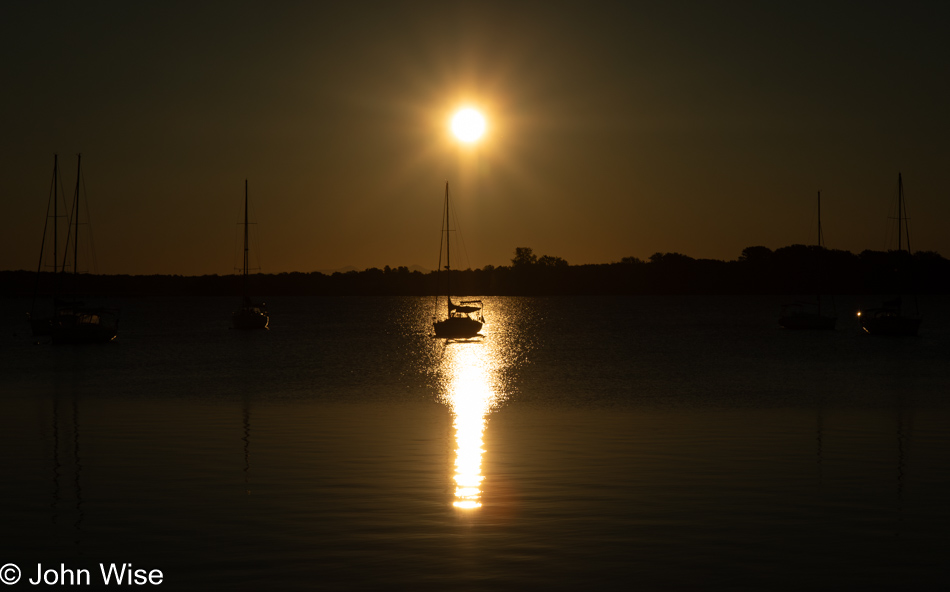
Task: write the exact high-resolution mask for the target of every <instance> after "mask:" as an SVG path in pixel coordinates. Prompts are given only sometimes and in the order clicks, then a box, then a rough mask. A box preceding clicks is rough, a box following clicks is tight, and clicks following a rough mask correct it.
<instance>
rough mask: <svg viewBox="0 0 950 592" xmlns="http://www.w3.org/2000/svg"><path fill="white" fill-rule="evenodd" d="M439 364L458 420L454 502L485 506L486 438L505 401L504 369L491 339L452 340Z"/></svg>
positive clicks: (466, 507) (446, 399)
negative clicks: (493, 414)
mask: <svg viewBox="0 0 950 592" xmlns="http://www.w3.org/2000/svg"><path fill="white" fill-rule="evenodd" d="M443 347H444V350H443V352H442V360H441V363H440V374H441V381H440V382H441V389H440V390H441V397H442V400H443V402H445V403H446V404H447V405H448V406H449V407H450V408H451V410H452V415H453V416H454V417H455V421H454V426H455V444H456V449H455V477H454V478H455V500H454V502H453V504H452V505H454V506H455V507H456V508H460V509H463V510H471V509H475V508H480V507H481V505H482V502H481V497H482V481H483V479H484V476H483V475H482V454H483V453H484V452H485V450H484V445H483V436H484V433H485V427H486V425H487V423H488V414H489V413H490V412H491V411H492V410H493V409H495V408H496V407H498V405H499V404H500V403H501V402H502V401H503V400H504V399H505V395H504V392H503V390H502V388H501V384H502V380H501V374H502V372H501V370H502V368H503V366H504V364H503V363H502V360H501V356H500V355H499V353H498V350H497V348H494V347H492V342H491V340H490V339H483V338H474V339H467V340H449V341H446V342H445V344H444V346H443Z"/></svg>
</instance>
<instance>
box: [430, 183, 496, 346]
mask: <svg viewBox="0 0 950 592" xmlns="http://www.w3.org/2000/svg"><path fill="white" fill-rule="evenodd" d="M449 220H450V217H449V183H448V181H446V183H445V205H444V206H443V217H442V237H443V241H444V244H445V278H446V279H445V283H446V291H445V292H446V301H445V306H446V316H445V318H440V317H441V314H440V313H439V312H438V310H439V304H438V302H439V298H440V296H436V313H435V314H434V315H433V321H432V326H433V328H434V329H435V336H436V337H445V338H449V339H465V338H468V337H475V336H476V335H478V332H479V331H481V329H482V326H483V325H484V324H485V317H484V315H483V314H482V301H481V300H460V301H459V302H458V303H455V302H453V301H452V289H451V287H452V283H451V275H452V266H451V263H450V259H449V250H450V249H449V232H450V231H451V229H450V222H449ZM439 268H440V269H442V248H441V246H440V247H439Z"/></svg>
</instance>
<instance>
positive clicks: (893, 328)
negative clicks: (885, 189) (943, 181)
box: [858, 173, 921, 336]
mask: <svg viewBox="0 0 950 592" xmlns="http://www.w3.org/2000/svg"><path fill="white" fill-rule="evenodd" d="M906 230H907V208H906V206H905V204H904V182H903V180H902V179H901V174H900V173H897V252H896V253H895V256H896V257H897V269H898V273H901V272H902V269H906V267H907V266H910V265H912V264H913V261H912V260H911V252H910V233H909V232H905V231H906ZM905 235H906V237H907V251H906V252H905V251H904V236H905ZM913 300H914V314H913V315H907V314H904V311H903V298H902V297H901V296H895V297H893V298H891V299H889V300H886V301H884V304H883V305H882V306H881V307H879V308H871V309H868V310H863V311H858V317H859V319H860V320H861V326H862V327H864V330H865V331H867V332H868V333H870V334H871V335H911V336H912V335H917V330H918V329H919V328H920V321H921V319H920V312H919V310H918V309H917V297H916V296H914V297H913Z"/></svg>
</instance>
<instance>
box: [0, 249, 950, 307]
mask: <svg viewBox="0 0 950 592" xmlns="http://www.w3.org/2000/svg"><path fill="white" fill-rule="evenodd" d="M444 276H445V274H441V280H440V279H439V274H437V273H436V272H429V273H422V272H420V271H410V270H409V269H408V268H407V267H396V268H391V267H389V266H386V267H385V268H384V269H378V268H371V269H367V270H364V271H350V272H347V273H333V274H332V275H327V274H323V273H319V272H311V273H297V272H295V273H279V274H255V275H253V276H250V279H249V282H248V290H249V292H250V293H251V294H252V295H253V296H260V297H266V296H284V295H288V296H289V295H301V296H310V295H315V296H318V295H327V296H333V295H409V296H427V295H433V294H441V293H444V292H445V284H444ZM54 281H55V280H54V279H53V278H52V277H51V276H50V274H47V273H44V274H42V275H41V276H39V277H38V276H37V274H36V273H34V272H27V271H5V272H0V294H3V295H6V296H30V295H32V294H34V291H35V290H37V291H39V292H40V293H44V294H49V293H52V290H53V285H54ZM63 282H64V284H63V286H62V288H61V290H62V291H63V292H75V293H81V294H98V295H108V296H117V297H120V296H172V295H195V296H199V295H208V296H222V295H232V294H240V292H241V278H240V276H236V275H204V276H178V275H174V276H169V275H80V276H77V277H67V278H63ZM451 282H452V286H451V291H452V293H453V294H456V295H485V296H491V295H495V296H505V295H508V296H517V295H584V294H818V293H822V294H889V293H897V292H903V293H911V292H913V293H918V294H950V261H948V260H947V259H945V258H943V257H942V256H941V255H939V254H938V253H935V252H932V251H924V252H918V253H914V254H913V255H910V254H908V253H907V252H903V251H887V252H882V251H864V252H862V253H860V254H858V255H855V254H852V253H850V252H848V251H840V250H830V249H825V248H821V247H817V246H805V245H792V246H789V247H782V248H780V249H776V250H774V251H773V250H771V249H768V248H766V247H748V248H746V249H744V250H743V251H742V254H741V256H740V257H739V258H738V259H737V260H735V261H719V260H713V259H694V258H692V257H688V256H686V255H681V254H679V253H656V254H654V255H652V256H651V257H650V258H649V259H648V260H646V261H644V260H641V259H638V258H636V257H625V258H624V259H623V260H622V261H620V262H619V263H605V264H589V265H570V264H568V262H567V261H565V260H564V259H561V258H560V257H552V256H548V255H544V256H541V257H537V256H536V255H535V254H534V253H533V251H532V249H530V248H526V247H521V248H518V249H516V250H515V256H514V258H513V259H512V260H511V264H510V265H505V266H498V267H495V266H492V265H488V266H485V267H483V268H481V269H466V270H453V271H452V276H451Z"/></svg>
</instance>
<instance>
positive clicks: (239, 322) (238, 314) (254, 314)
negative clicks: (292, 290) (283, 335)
mask: <svg viewBox="0 0 950 592" xmlns="http://www.w3.org/2000/svg"><path fill="white" fill-rule="evenodd" d="M247 255H248V246H247V179H244V264H243V268H242V279H241V282H242V283H241V307H240V308H239V309H237V310H236V311H234V314H232V315H231V323H232V324H233V326H234V328H235V329H267V326H268V324H269V323H270V317H268V316H267V308H266V307H265V305H264V303H263V302H254V301H253V300H251V298H250V297H249V296H248V295H247V270H248V257H247Z"/></svg>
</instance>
